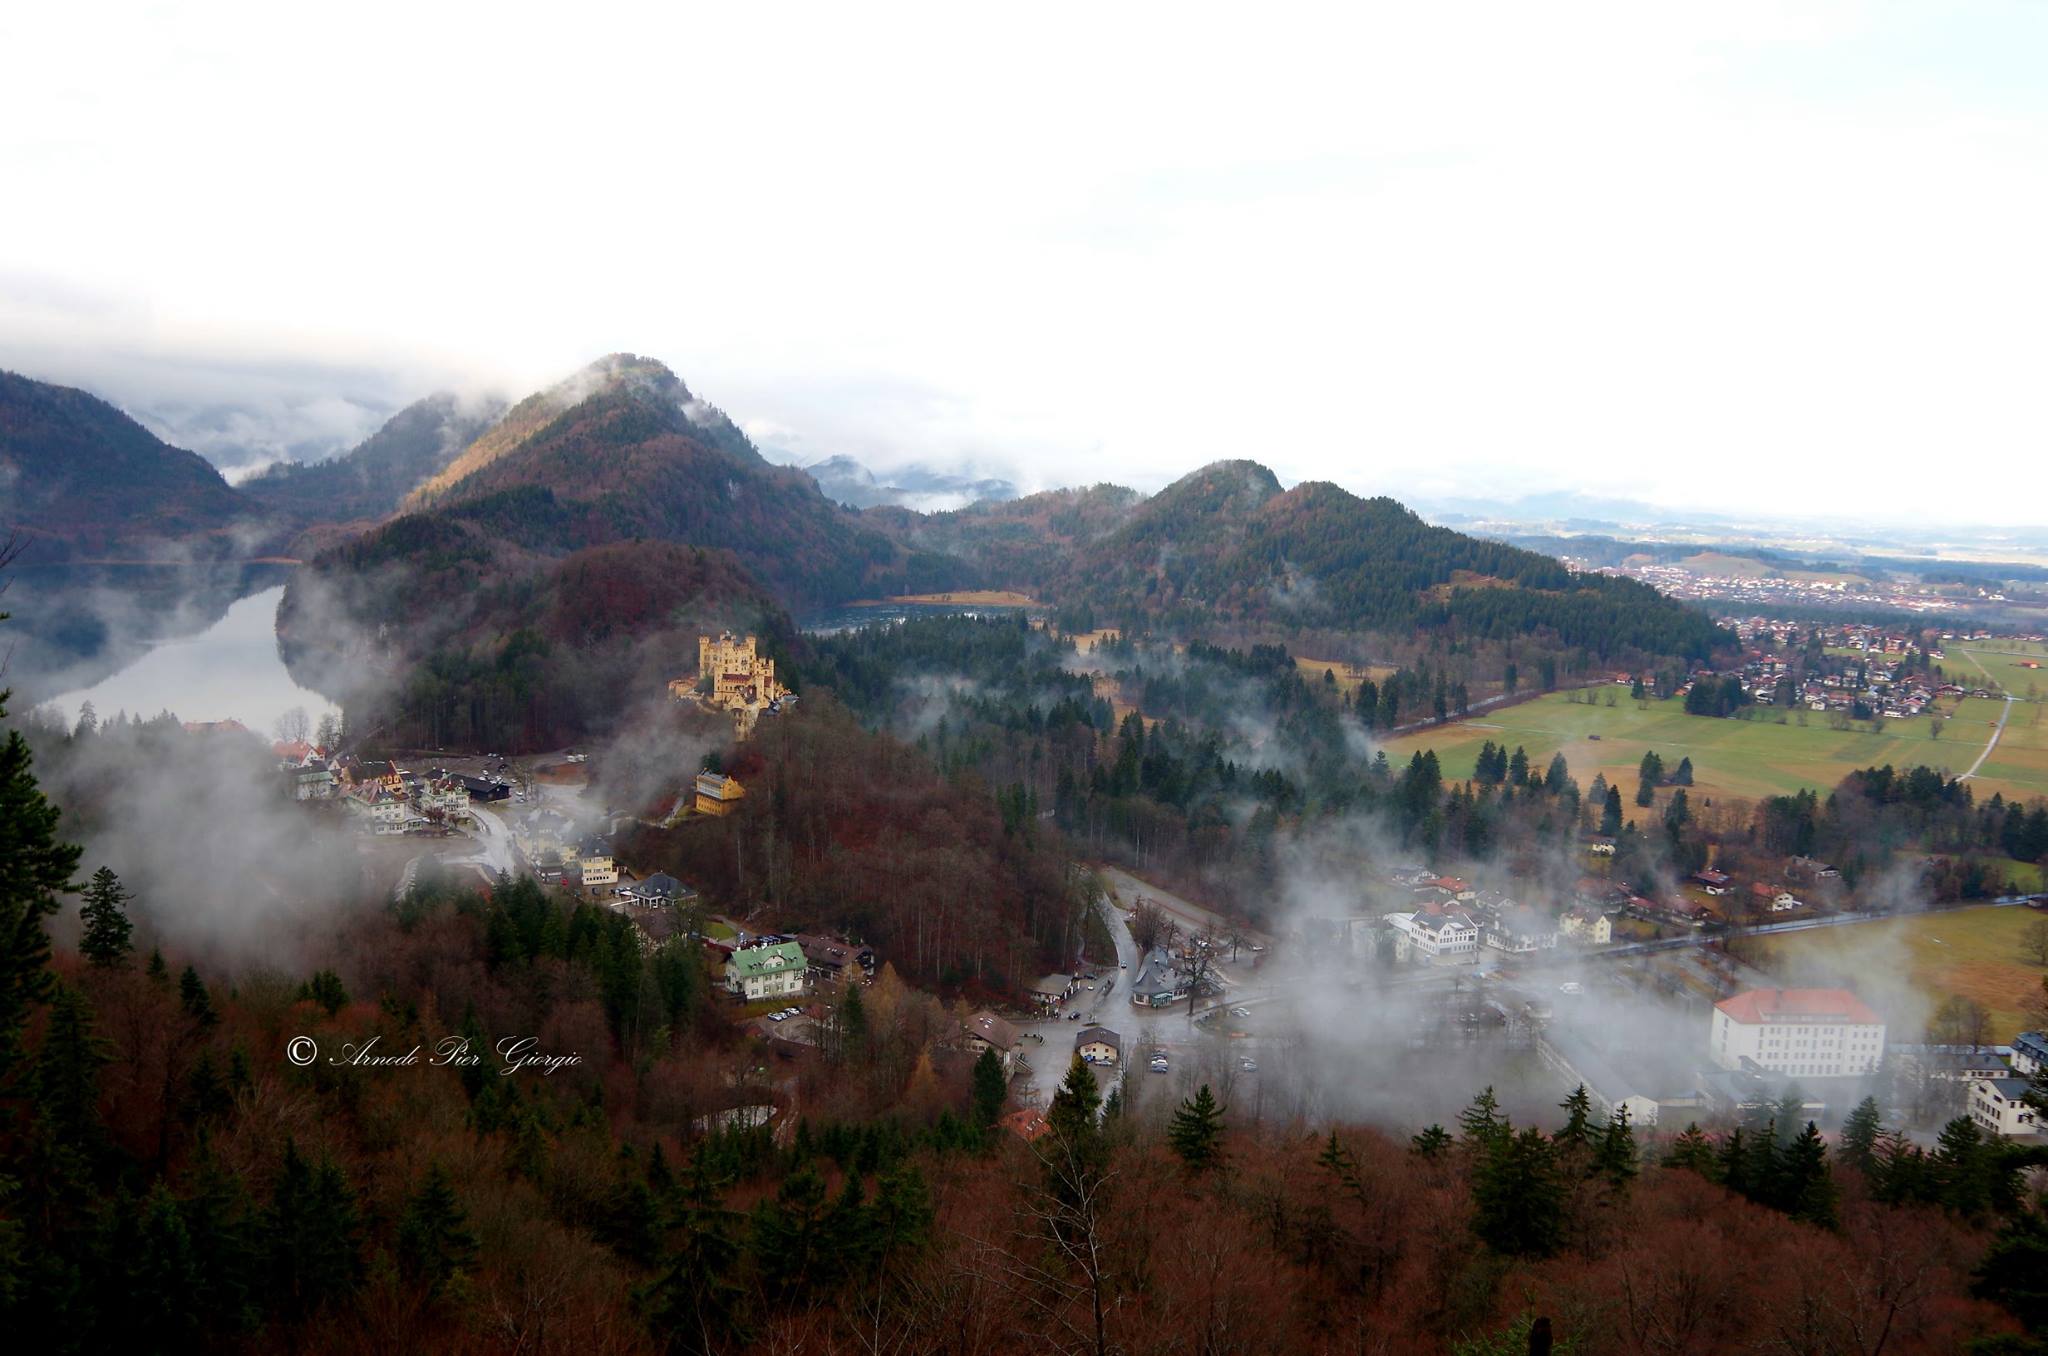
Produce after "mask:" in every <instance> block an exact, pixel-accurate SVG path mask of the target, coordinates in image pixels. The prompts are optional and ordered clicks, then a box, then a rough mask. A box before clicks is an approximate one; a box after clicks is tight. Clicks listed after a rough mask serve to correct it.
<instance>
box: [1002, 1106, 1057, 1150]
mask: <svg viewBox="0 0 2048 1356" xmlns="http://www.w3.org/2000/svg"><path fill="white" fill-rule="evenodd" d="M997 1124H998V1125H1000V1126H1002V1127H1003V1128H1004V1129H1005V1130H1008V1131H1009V1132H1010V1133H1011V1134H1013V1135H1015V1136H1017V1138H1019V1139H1021V1140H1023V1141H1024V1142H1025V1143H1026V1144H1029V1143H1031V1142H1032V1141H1033V1140H1035V1139H1038V1138H1039V1137H1041V1136H1042V1135H1044V1134H1045V1133H1046V1132H1047V1131H1049V1130H1051V1129H1052V1127H1051V1126H1050V1125H1047V1124H1046V1123H1045V1113H1044V1112H1043V1111H1040V1110H1038V1108H1036V1107H1028V1106H1027V1107H1020V1108H1019V1109H1017V1110H1016V1111H1012V1112H1011V1113H1010V1114H1008V1115H1007V1116H1004V1117H1003V1118H1002V1119H1001V1120H1000V1121H998V1122H997Z"/></svg>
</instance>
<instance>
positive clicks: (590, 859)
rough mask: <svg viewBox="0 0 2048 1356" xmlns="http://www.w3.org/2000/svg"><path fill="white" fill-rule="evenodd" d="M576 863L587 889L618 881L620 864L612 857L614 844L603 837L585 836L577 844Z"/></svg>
mask: <svg viewBox="0 0 2048 1356" xmlns="http://www.w3.org/2000/svg"><path fill="white" fill-rule="evenodd" d="M576 865H577V869H578V871H579V872H580V873H581V879H582V882H583V888H584V889H586V890H588V889H590V888H592V887H593V886H598V885H613V884H616V883H617V882H618V879H619V866H618V863H617V862H616V861H614V860H613V859H612V846H611V844H610V843H607V842H605V841H604V839H602V838H598V837H595V836H593V837H589V838H585V839H584V840H583V841H582V842H581V843H578V844H577V845H576Z"/></svg>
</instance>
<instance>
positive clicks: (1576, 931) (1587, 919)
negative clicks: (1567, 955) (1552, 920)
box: [1557, 904, 1614, 946]
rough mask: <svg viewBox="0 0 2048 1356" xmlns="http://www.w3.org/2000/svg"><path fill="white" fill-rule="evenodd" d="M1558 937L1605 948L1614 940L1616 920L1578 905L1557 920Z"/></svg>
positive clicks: (1595, 910) (1584, 905)
mask: <svg viewBox="0 0 2048 1356" xmlns="http://www.w3.org/2000/svg"><path fill="white" fill-rule="evenodd" d="M1557 935H1558V936H1560V937H1569V938H1571V939H1572V940H1573V941H1575V942H1586V943H1589V944H1591V945H1593V946H1605V945H1607V943H1609V942H1611V941H1613V940H1614V920H1613V919H1611V918H1609V917H1608V916H1607V915H1606V914H1604V913H1602V912H1601V911H1600V910H1598V909H1596V908H1593V907H1591V906H1590V905H1586V904H1576V905H1573V906H1572V907H1571V908H1569V909H1566V910H1565V911H1564V915H1563V916H1562V917H1561V918H1559V919H1558V920H1557Z"/></svg>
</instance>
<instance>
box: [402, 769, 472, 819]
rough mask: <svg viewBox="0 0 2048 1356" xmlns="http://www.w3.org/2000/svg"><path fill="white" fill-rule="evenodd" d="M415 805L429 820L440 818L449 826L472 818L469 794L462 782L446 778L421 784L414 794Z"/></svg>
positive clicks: (434, 779) (433, 779)
mask: <svg viewBox="0 0 2048 1356" xmlns="http://www.w3.org/2000/svg"><path fill="white" fill-rule="evenodd" d="M413 804H414V805H416V806H418V807H419V812H420V813H421V814H423V815H425V816H427V818H429V819H434V818H439V819H440V820H441V821H443V822H444V823H448V824H461V823H464V822H466V821H467V820H468V819H469V818H470V813H469V792H468V791H467V790H465V789H464V788H463V786H462V784H461V783H460V782H456V781H452V780H449V779H446V778H432V779H428V780H426V781H423V782H421V783H420V785H419V787H418V789H417V790H415V791H414V793H413Z"/></svg>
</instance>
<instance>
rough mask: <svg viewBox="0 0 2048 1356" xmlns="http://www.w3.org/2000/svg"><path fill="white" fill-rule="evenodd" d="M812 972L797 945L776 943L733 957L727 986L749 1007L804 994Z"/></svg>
mask: <svg viewBox="0 0 2048 1356" xmlns="http://www.w3.org/2000/svg"><path fill="white" fill-rule="evenodd" d="M809 969H810V966H809V963H808V962H806V961H805V960H804V950H803V948H802V947H800V946H798V945H797V944H796V943H795V942H775V943H772V944H770V945H768V946H754V947H748V948H746V949H744V950H740V951H735V952H733V953H732V959H731V960H729V961H727V962H726V963H725V986H726V988H728V989H730V990H731V991H732V992H734V993H736V994H739V995H741V996H742V997H744V998H745V999H746V1000H747V1001H748V1002H749V1003H757V1002H759V1001H760V1000H762V999H764V998H783V997H787V996H788V995H790V994H799V993H802V992H803V991H804V980H805V975H806V973H807V972H808V970H809Z"/></svg>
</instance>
